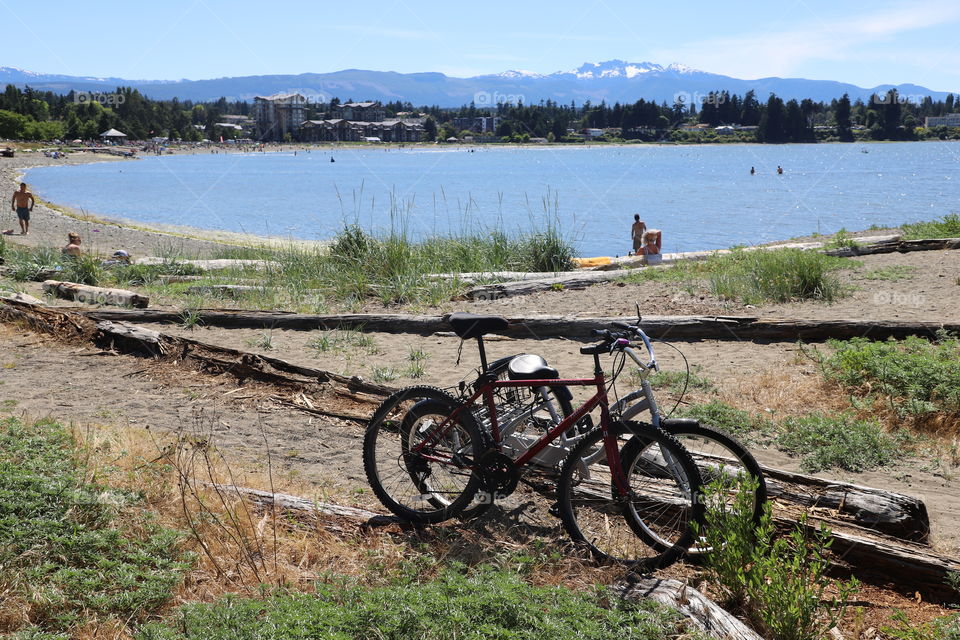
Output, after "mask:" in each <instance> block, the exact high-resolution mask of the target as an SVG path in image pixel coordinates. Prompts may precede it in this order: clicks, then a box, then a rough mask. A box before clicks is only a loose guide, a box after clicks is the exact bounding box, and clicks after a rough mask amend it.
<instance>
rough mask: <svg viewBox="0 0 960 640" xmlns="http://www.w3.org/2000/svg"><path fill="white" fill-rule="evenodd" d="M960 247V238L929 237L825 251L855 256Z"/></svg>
mask: <svg viewBox="0 0 960 640" xmlns="http://www.w3.org/2000/svg"><path fill="white" fill-rule="evenodd" d="M945 249H960V238H929V239H924V240H890V241H887V242H877V243H874V244H867V245H856V246H852V247H843V248H840V249H831V250H830V251H825V252H824V253H826V254H827V255H830V256H841V257H855V256H869V255H875V254H878V253H909V252H911V251H939V250H945Z"/></svg>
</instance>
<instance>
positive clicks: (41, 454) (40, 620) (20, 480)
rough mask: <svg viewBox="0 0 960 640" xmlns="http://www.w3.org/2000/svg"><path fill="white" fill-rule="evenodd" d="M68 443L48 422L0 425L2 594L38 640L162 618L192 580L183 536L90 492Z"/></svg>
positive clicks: (118, 499) (108, 494) (128, 500)
mask: <svg viewBox="0 0 960 640" xmlns="http://www.w3.org/2000/svg"><path fill="white" fill-rule="evenodd" d="M77 459H78V452H77V450H76V446H75V444H74V442H73V440H72V438H71V437H70V435H69V433H68V432H67V431H66V430H65V429H64V428H63V427H62V426H60V425H59V424H57V423H56V422H53V421H50V420H40V421H37V422H33V423H24V422H23V421H21V420H19V419H16V418H8V419H5V420H2V421H0V592H2V593H4V599H11V598H12V599H16V600H18V601H20V602H22V603H23V606H24V607H26V608H27V609H28V610H29V612H30V619H31V621H32V622H33V625H34V627H33V629H32V630H31V631H30V633H34V632H60V631H64V630H67V629H70V628H73V627H75V626H77V625H80V624H82V623H84V622H85V621H86V620H89V619H98V618H99V619H105V618H110V617H113V618H118V619H121V620H124V621H129V622H137V621H140V620H143V619H145V618H146V617H148V616H150V615H152V614H154V612H156V611H157V610H158V609H159V608H161V607H162V606H163V605H164V604H165V603H166V602H167V601H168V600H169V599H170V596H171V590H172V589H173V587H174V586H175V585H176V584H177V583H178V582H179V581H180V580H181V578H182V575H183V573H184V572H185V571H186V570H187V568H188V564H187V560H188V559H187V558H184V557H181V556H180V554H179V553H178V551H177V547H178V540H179V538H180V534H178V533H176V532H174V531H170V530H167V529H163V528H161V527H159V526H157V525H156V524H154V523H153V522H152V520H151V518H150V517H149V515H148V514H147V513H146V512H144V511H142V510H141V508H140V507H139V506H138V504H137V503H138V498H137V496H133V495H126V494H123V493H120V492H114V491H111V490H109V489H108V488H106V487H100V486H96V485H90V484H87V483H84V482H83V480H82V478H83V475H84V472H83V469H82V467H81V465H80V464H79V463H78V462H77Z"/></svg>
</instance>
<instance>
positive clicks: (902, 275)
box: [863, 264, 917, 282]
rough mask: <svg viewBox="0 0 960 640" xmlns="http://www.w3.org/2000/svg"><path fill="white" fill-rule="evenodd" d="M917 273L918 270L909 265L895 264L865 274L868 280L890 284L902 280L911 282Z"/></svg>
mask: <svg viewBox="0 0 960 640" xmlns="http://www.w3.org/2000/svg"><path fill="white" fill-rule="evenodd" d="M916 272H917V268H916V267H914V266H912V265H908V264H895V265H891V266H889V267H881V268H879V269H874V270H873V271H868V272H867V273H865V274H863V277H864V278H866V279H867V280H886V281H888V282H899V281H900V280H909V279H910V278H912V277H913V276H914V274H915V273H916Z"/></svg>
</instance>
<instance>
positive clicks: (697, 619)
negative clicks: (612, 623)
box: [611, 578, 763, 640]
mask: <svg viewBox="0 0 960 640" xmlns="http://www.w3.org/2000/svg"><path fill="white" fill-rule="evenodd" d="M611 591H613V592H614V593H615V594H617V595H619V596H620V597H623V598H625V599H627V600H639V599H641V598H643V599H647V600H653V601H655V602H659V603H660V604H663V605H666V606H668V607H670V608H671V609H675V610H677V611H679V612H680V613H681V614H682V615H683V616H684V617H685V618H687V620H689V621H690V623H692V624H693V626H695V627H696V628H697V629H699V630H700V631H703V632H705V633H707V634H709V635H710V637H712V638H718V639H722V640H763V638H762V637H761V636H759V635H757V633H756V632H755V631H753V629H751V628H750V627H748V626H747V625H745V624H744V623H742V622H740V620H738V619H737V618H736V617H735V616H734V615H733V614H731V613H728V612H727V611H725V610H724V609H722V608H721V607H720V606H719V605H718V604H717V603H715V602H713V601H712V600H710V599H709V598H707V597H706V596H705V595H703V594H702V593H700V592H699V591H697V590H696V589H694V588H693V587H691V586H688V585H687V583H685V582H681V581H679V580H663V579H659V578H641V579H639V580H637V581H635V582H625V583H620V584H618V585H615V586H613V587H611Z"/></svg>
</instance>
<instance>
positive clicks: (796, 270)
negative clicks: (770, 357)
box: [623, 249, 855, 304]
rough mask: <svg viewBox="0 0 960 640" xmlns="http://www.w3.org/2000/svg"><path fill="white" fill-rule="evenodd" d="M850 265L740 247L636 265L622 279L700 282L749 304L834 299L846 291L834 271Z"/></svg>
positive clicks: (813, 254)
mask: <svg viewBox="0 0 960 640" xmlns="http://www.w3.org/2000/svg"><path fill="white" fill-rule="evenodd" d="M845 268H846V269H850V268H855V265H854V264H853V263H851V262H849V261H847V260H845V259H843V258H836V257H832V256H827V255H824V254H822V253H818V252H816V251H804V250H802V249H774V250H764V251H745V250H742V249H736V250H733V251H731V252H730V253H726V254H716V255H713V256H710V257H709V258H707V259H705V260H681V261H679V262H676V263H674V264H672V265H670V266H668V267H664V268H658V269H642V270H636V271H635V272H634V273H631V274H629V275H627V276H625V277H624V278H623V281H624V282H628V283H641V282H644V281H646V280H656V281H667V282H677V283H688V284H690V283H697V282H701V283H704V284H705V285H706V286H707V287H708V288H709V289H710V290H711V291H712V292H713V293H714V294H715V295H717V296H719V297H721V298H727V299H731V300H738V301H740V302H743V303H746V304H761V303H765V302H766V303H770V302H774V303H783V302H796V301H803V300H820V301H824V302H832V301H834V300H836V299H838V298H841V297H843V296H844V295H846V294H847V290H846V289H845V288H844V287H843V286H842V285H841V283H840V281H839V279H838V278H837V277H836V276H835V275H834V273H833V272H835V271H837V270H839V269H845Z"/></svg>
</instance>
